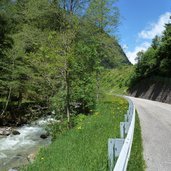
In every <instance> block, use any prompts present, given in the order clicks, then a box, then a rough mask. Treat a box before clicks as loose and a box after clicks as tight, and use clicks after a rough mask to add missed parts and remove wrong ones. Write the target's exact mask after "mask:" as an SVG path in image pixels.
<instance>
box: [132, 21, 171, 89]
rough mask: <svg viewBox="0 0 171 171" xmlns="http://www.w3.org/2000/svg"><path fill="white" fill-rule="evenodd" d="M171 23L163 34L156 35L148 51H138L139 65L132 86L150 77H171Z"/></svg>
mask: <svg viewBox="0 0 171 171" xmlns="http://www.w3.org/2000/svg"><path fill="white" fill-rule="evenodd" d="M170 47H171V24H170V23H168V24H166V25H165V30H164V32H163V34H162V36H156V37H155V38H154V39H153V40H152V43H151V46H150V47H149V48H148V49H147V51H145V52H144V51H140V52H138V53H137V65H136V67H135V72H134V74H133V76H132V78H131V84H130V88H132V87H134V86H135V85H136V84H137V83H138V82H139V81H140V80H143V79H145V78H148V77H154V76H155V77H156V76H157V77H156V78H157V79H158V80H159V81H160V78H161V77H163V78H171V58H170V56H171V49H170Z"/></svg>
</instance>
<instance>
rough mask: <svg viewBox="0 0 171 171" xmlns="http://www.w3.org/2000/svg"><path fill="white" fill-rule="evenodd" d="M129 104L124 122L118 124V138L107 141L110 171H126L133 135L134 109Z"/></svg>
mask: <svg viewBox="0 0 171 171" xmlns="http://www.w3.org/2000/svg"><path fill="white" fill-rule="evenodd" d="M125 98H126V99H127V100H128V102H129V109H128V111H127V114H125V121H124V122H121V123H120V138H117V139H112V138H109V140H108V165H109V170H110V171H126V169H127V165H128V161H129V157H130V153H131V147H132V142H133V135H134V126H135V107H134V104H133V102H132V101H131V100H130V99H129V98H127V97H125Z"/></svg>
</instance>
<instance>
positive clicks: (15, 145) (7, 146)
mask: <svg viewBox="0 0 171 171" xmlns="http://www.w3.org/2000/svg"><path fill="white" fill-rule="evenodd" d="M51 122H54V119H52V118H51V117H47V118H43V119H39V120H38V121H36V122H34V123H32V124H31V125H25V126H23V127H20V128H17V129H16V130H17V131H19V132H20V135H12V134H11V135H9V136H7V137H6V136H2V137H0V170H1V171H8V170H9V169H10V168H14V167H19V166H20V165H24V164H26V163H28V159H27V157H28V155H29V154H31V153H35V152H36V151H38V149H39V148H40V147H42V146H46V145H48V144H50V143H51V138H50V137H48V138H46V139H42V138H40V135H41V134H44V133H46V131H45V129H44V126H45V125H47V124H48V123H51Z"/></svg>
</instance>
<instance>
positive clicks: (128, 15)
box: [117, 0, 171, 64]
mask: <svg viewBox="0 0 171 171" xmlns="http://www.w3.org/2000/svg"><path fill="white" fill-rule="evenodd" d="M117 6H118V8H119V10H120V15H121V16H120V17H121V19H120V20H121V24H120V26H119V29H118V30H119V31H118V37H119V42H120V44H121V46H122V47H123V49H124V51H125V53H126V55H127V57H128V59H129V60H130V61H131V63H133V64H135V63H136V61H135V58H136V54H137V52H139V51H141V50H143V51H145V50H147V49H148V48H149V46H150V44H151V40H152V39H153V38H154V37H155V35H162V32H163V31H164V25H165V23H168V22H171V19H169V18H170V16H171V0H119V1H118V2H117Z"/></svg>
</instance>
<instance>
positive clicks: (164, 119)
mask: <svg viewBox="0 0 171 171" xmlns="http://www.w3.org/2000/svg"><path fill="white" fill-rule="evenodd" d="M129 98H130V99H131V100H132V101H133V102H134V104H135V107H136V109H137V111H138V114H139V118H140V124H141V129H142V138H143V147H144V159H145V161H146V165H147V171H170V170H171V105H170V104H165V103H160V102H156V101H151V100H145V99H139V98H134V97H129Z"/></svg>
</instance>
